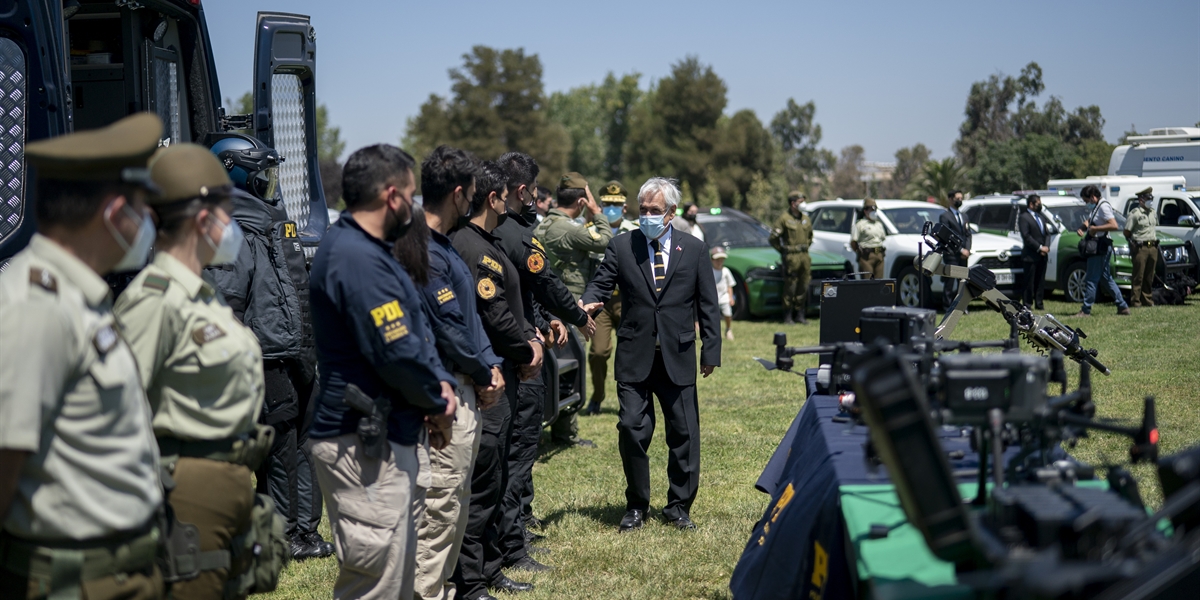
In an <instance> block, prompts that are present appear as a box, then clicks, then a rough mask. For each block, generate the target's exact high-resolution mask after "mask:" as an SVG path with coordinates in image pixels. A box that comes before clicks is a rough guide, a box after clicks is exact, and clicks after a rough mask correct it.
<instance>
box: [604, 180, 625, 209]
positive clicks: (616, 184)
mask: <svg viewBox="0 0 1200 600" xmlns="http://www.w3.org/2000/svg"><path fill="white" fill-rule="evenodd" d="M627 198H629V194H628V193H627V192H626V191H625V186H624V185H621V182H620V181H617V180H616V179H614V180H612V181H610V182H608V183H606V184H604V187H603V188H602V189H601V190H600V201H601V202H606V203H609V204H625V200H626V199H627Z"/></svg>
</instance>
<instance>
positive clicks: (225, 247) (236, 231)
mask: <svg viewBox="0 0 1200 600" xmlns="http://www.w3.org/2000/svg"><path fill="white" fill-rule="evenodd" d="M243 237H244V236H243V235H242V228H241V227H240V226H238V224H237V221H234V220H233V219H230V220H229V222H228V223H225V224H224V226H223V227H222V228H221V243H220V244H214V243H213V241H212V238H210V237H208V234H205V235H204V239H205V240H207V241H208V245H209V246H211V247H212V249H213V257H212V260H210V261H208V264H210V265H228V264H232V263H233V262H234V261H236V260H237V257H238V252H239V251H240V250H241V249H242V238H243Z"/></svg>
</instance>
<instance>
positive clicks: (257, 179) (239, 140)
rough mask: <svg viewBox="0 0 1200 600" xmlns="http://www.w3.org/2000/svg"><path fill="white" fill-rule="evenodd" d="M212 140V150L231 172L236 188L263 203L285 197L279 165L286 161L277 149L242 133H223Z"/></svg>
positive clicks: (230, 175)
mask: <svg viewBox="0 0 1200 600" xmlns="http://www.w3.org/2000/svg"><path fill="white" fill-rule="evenodd" d="M210 141H211V145H210V149H211V150H212V152H213V154H216V155H217V158H219V159H221V164H223V165H225V169H226V170H228V171H229V178H230V179H231V180H233V185H235V186H237V187H238V188H239V189H242V190H245V191H246V192H249V193H250V194H252V195H253V196H254V197H256V198H258V199H259V200H266V201H268V202H274V201H275V200H277V199H278V198H279V197H280V196H281V193H280V191H279V163H281V162H283V158H282V157H280V156H279V153H278V152H276V151H275V149H274V148H268V147H267V146H266V145H265V144H263V143H262V142H260V141H258V140H257V139H255V138H253V137H250V136H248V135H242V134H240V133H223V134H219V136H218V137H216V138H215V140H210Z"/></svg>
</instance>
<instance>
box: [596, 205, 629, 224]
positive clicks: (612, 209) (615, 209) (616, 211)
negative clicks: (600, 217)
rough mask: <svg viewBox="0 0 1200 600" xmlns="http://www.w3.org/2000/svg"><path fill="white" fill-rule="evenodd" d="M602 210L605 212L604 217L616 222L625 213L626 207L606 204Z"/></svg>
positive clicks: (610, 221)
mask: <svg viewBox="0 0 1200 600" xmlns="http://www.w3.org/2000/svg"><path fill="white" fill-rule="evenodd" d="M600 212H602V213H604V217H605V218H607V219H608V222H609V223H615V222H616V221H618V220H620V219H621V217H622V216H623V215H624V213H625V208H624V207H622V206H605V207H604V208H602V209H600Z"/></svg>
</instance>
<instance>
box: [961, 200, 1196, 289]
mask: <svg viewBox="0 0 1200 600" xmlns="http://www.w3.org/2000/svg"><path fill="white" fill-rule="evenodd" d="M1034 193H1036V194H1038V195H1039V196H1041V199H1042V216H1043V217H1044V218H1045V219H1046V220H1047V221H1048V222H1050V223H1054V224H1055V226H1056V227H1057V228H1058V233H1056V234H1055V235H1054V236H1053V237H1052V238H1051V240H1050V254H1049V258H1048V261H1047V264H1046V290H1047V291H1050V290H1061V291H1062V292H1063V294H1064V295H1065V296H1066V297H1067V299H1068V300H1070V301H1071V302H1083V288H1084V280H1085V279H1086V277H1085V274H1086V267H1085V260H1084V258H1083V257H1082V256H1080V255H1079V248H1078V245H1079V234H1077V233H1075V231H1076V230H1077V229H1079V227H1080V226H1081V225H1082V224H1083V221H1084V219H1086V218H1087V217H1088V215H1090V214H1091V211H1092V207H1091V206H1088V205H1087V204H1085V203H1084V202H1083V200H1081V199H1079V198H1077V197H1075V196H1072V195H1069V194H1059V193H1058V192H1056V191H1047V192H1032V191H1026V192H1017V193H1014V194H995V195H990V196H976V197H974V198H971V199H970V200H967V201H965V202H963V207H962V211H963V213H964V214H966V215H967V218H968V219H969V220H970V221H971V223H972V226H973V227H974V226H976V225H977V226H978V227H979V230H980V231H986V232H988V233H994V234H997V235H1007V236H1009V237H1011V238H1013V239H1015V240H1020V239H1021V234H1020V232H1019V231H1018V230H1017V217H1018V216H1019V215H1020V211H1021V210H1022V209H1023V207H1024V206H1025V197H1026V196H1027V195H1029V194H1034ZM1119 210H1120V207H1116V206H1114V207H1113V212H1114V214H1115V215H1116V218H1117V226H1118V228H1119V229H1118V231H1117V232H1116V233H1112V234H1111V237H1112V240H1113V255H1112V260H1111V262H1110V264H1109V268H1110V269H1111V271H1112V275H1113V279H1114V280H1116V282H1117V286H1118V287H1120V288H1121V289H1123V290H1128V289H1129V288H1130V285H1131V283H1132V279H1133V260H1132V259H1131V257H1130V254H1129V242H1128V241H1127V240H1126V239H1125V236H1124V235H1122V234H1121V233H1120V230H1122V229H1124V228H1125V216H1124V215H1122V214H1120V212H1119ZM1158 242H1159V247H1158V249H1159V260H1158V267H1157V270H1158V278H1159V279H1160V280H1161V281H1162V282H1168V283H1169V282H1172V281H1174V280H1175V279H1176V278H1177V277H1179V276H1180V275H1186V274H1190V273H1191V272H1193V270H1194V269H1195V268H1196V266H1197V258H1196V253H1195V250H1194V249H1193V248H1192V247H1191V244H1189V243H1186V242H1184V240H1182V239H1180V238H1178V237H1175V236H1173V235H1171V234H1169V233H1164V232H1162V231H1159V232H1158ZM1161 285H1162V283H1161V282H1158V283H1156V285H1155V287H1159V286H1161Z"/></svg>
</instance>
